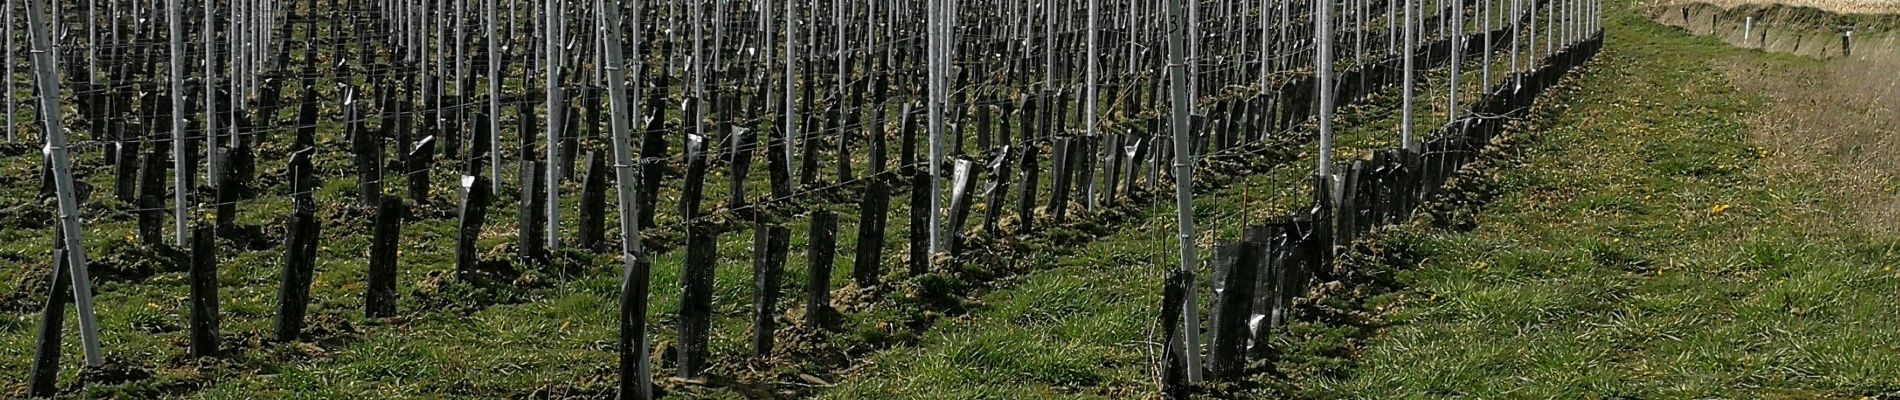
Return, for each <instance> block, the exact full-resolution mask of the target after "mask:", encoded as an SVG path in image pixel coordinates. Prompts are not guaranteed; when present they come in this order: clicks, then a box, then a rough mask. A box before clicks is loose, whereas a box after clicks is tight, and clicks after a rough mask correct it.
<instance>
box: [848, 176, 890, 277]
mask: <svg viewBox="0 0 1900 400" xmlns="http://www.w3.org/2000/svg"><path fill="white" fill-rule="evenodd" d="M890 191H891V189H890V184H888V183H885V182H884V180H882V179H871V180H870V183H868V184H866V185H865V188H864V198H863V200H861V201H859V202H858V242H857V254H856V256H855V257H854V258H853V259H852V266H851V277H852V279H853V280H855V281H857V284H858V287H859V288H868V287H872V286H877V285H878V280H879V278H880V277H881V276H882V275H883V274H884V225H885V221H886V217H887V216H888V212H889V207H890V201H891V193H890Z"/></svg>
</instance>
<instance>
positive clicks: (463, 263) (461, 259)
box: [455, 175, 494, 279]
mask: <svg viewBox="0 0 1900 400" xmlns="http://www.w3.org/2000/svg"><path fill="white" fill-rule="evenodd" d="M490 190H492V189H490V187H489V183H488V177H485V176H481V175H469V176H463V177H462V207H461V208H462V210H461V221H460V223H459V224H458V225H457V227H456V228H457V229H458V230H457V233H456V239H455V272H456V273H457V274H460V275H461V276H462V278H463V279H467V278H468V277H469V276H468V275H469V274H472V273H474V272H475V263H477V262H480V261H481V259H480V257H481V253H480V252H479V251H477V250H476V249H475V241H476V239H480V238H481V235H482V224H483V223H484V222H486V221H487V220H488V202H489V200H490V197H491V196H493V195H494V194H493V193H492V192H490Z"/></svg>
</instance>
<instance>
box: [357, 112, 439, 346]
mask: <svg viewBox="0 0 1900 400" xmlns="http://www.w3.org/2000/svg"><path fill="white" fill-rule="evenodd" d="M424 140H427V139H424ZM407 212H408V207H407V206H406V205H404V203H403V202H402V200H401V199H397V198H393V197H385V198H383V201H382V204H380V205H378V207H377V208H376V226H375V227H374V228H372V229H371V235H372V237H371V239H370V248H369V293H368V295H367V296H366V299H365V300H364V302H363V303H364V306H365V308H366V310H365V315H366V316H368V317H369V318H388V317H394V316H396V265H397V260H396V249H397V248H398V240H399V239H400V238H401V237H402V219H403V216H404V214H405V213H407Z"/></svg>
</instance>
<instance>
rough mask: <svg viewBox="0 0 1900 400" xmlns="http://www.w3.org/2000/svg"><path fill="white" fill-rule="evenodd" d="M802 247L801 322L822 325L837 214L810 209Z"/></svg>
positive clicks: (827, 302)
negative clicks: (804, 244)
mask: <svg viewBox="0 0 1900 400" xmlns="http://www.w3.org/2000/svg"><path fill="white" fill-rule="evenodd" d="M806 238H807V239H808V240H810V242H809V243H807V246H806V247H805V248H806V250H805V255H806V263H805V266H806V268H807V269H808V270H807V271H806V274H805V325H806V326H809V327H814V328H817V327H824V326H825V324H826V322H828V321H827V318H828V316H829V315H830V314H831V313H832V312H833V311H832V309H831V266H832V261H833V259H834V257H835V256H836V255H837V250H838V214H835V213H832V212H831V211H828V210H818V211H813V212H812V214H811V235H809V236H806Z"/></svg>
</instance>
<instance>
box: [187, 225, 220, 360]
mask: <svg viewBox="0 0 1900 400" xmlns="http://www.w3.org/2000/svg"><path fill="white" fill-rule="evenodd" d="M216 233H217V232H216V230H215V229H214V228H212V226H210V225H205V224H202V223H200V224H198V225H196V226H194V227H192V230H191V271H190V273H189V276H188V277H187V279H188V281H189V282H190V283H191V356H192V357H213V356H217V355H218V244H217V235H216Z"/></svg>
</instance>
